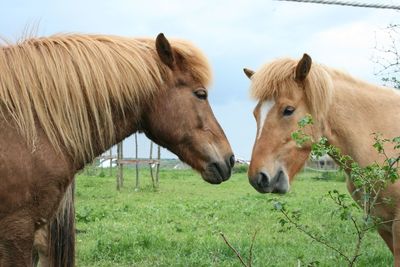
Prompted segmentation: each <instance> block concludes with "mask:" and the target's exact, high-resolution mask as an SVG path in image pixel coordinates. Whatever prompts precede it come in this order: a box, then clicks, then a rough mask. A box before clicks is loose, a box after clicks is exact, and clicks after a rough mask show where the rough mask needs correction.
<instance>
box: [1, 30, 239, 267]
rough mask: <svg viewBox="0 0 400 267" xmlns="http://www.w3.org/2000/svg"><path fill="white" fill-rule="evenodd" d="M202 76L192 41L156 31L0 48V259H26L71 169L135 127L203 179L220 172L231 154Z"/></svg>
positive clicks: (7, 262)
mask: <svg viewBox="0 0 400 267" xmlns="http://www.w3.org/2000/svg"><path fill="white" fill-rule="evenodd" d="M210 77H211V73H210V69H209V66H208V63H207V61H206V59H205V57H204V56H203V55H202V53H201V52H200V51H199V50H198V49H197V48H195V47H194V46H193V45H191V44H190V43H188V42H185V41H180V40H174V41H172V42H171V44H170V43H169V41H168V40H167V39H166V38H165V37H164V35H163V34H160V35H159V36H158V37H157V39H156V41H154V40H151V39H131V38H124V37H117V36H100V35H96V36H94V35H59V36H53V37H49V38H34V39H28V40H24V41H22V42H20V43H19V44H16V45H10V44H9V45H4V46H3V47H0V128H1V131H0V179H1V182H0V266H31V265H32V247H33V243H34V235H35V232H37V231H38V230H40V229H42V228H43V227H47V224H48V222H49V220H50V219H51V218H52V217H53V216H54V214H55V213H56V211H57V209H58V207H59V205H60V201H61V199H62V197H63V195H64V192H65V191H66V188H67V187H68V186H69V185H70V184H71V182H72V180H73V177H74V175H75V173H77V172H78V171H79V170H81V169H82V168H83V167H84V165H85V164H86V163H88V162H90V161H91V160H92V159H93V158H94V157H95V156H97V155H99V154H101V153H102V152H103V151H105V150H107V149H108V148H110V147H111V146H112V145H113V144H116V143H117V142H120V141H121V140H123V139H124V138H126V137H127V136H129V135H131V134H132V133H134V132H136V131H141V132H144V133H145V134H146V135H147V136H148V137H149V138H151V139H152V140H153V141H155V142H156V143H158V144H160V145H162V146H164V147H166V148H167V149H169V150H171V151H172V152H174V153H175V154H177V155H178V156H179V158H180V159H182V160H183V161H185V162H187V163H188V164H190V165H191V166H192V167H193V168H194V169H196V170H197V171H199V172H200V173H201V175H202V177H203V178H204V179H205V180H206V181H208V182H210V183H213V184H219V183H221V182H223V181H225V180H227V179H228V178H229V177H230V174H231V168H232V166H233V163H234V157H233V154H232V150H231V148H230V145H229V143H228V141H227V139H226V137H225V134H224V132H223V130H222V129H221V127H220V126H219V124H218V122H217V121H216V119H215V117H214V115H213V113H212V110H211V108H210V105H209V103H208V101H207V94H208V92H207V89H206V88H207V86H208V85H209V82H210ZM37 238H38V239H40V238H41V237H40V235H39V236H38V235H37ZM67 260H68V261H69V263H68V265H73V264H74V263H73V259H67ZM50 261H51V259H50ZM50 265H55V264H51V263H50Z"/></svg>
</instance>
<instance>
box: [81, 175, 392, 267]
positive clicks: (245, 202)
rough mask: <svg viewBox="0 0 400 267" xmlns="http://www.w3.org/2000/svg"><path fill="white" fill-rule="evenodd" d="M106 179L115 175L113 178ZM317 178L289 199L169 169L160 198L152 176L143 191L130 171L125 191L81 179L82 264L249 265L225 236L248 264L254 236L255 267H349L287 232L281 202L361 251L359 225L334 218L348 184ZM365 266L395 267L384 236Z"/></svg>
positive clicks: (337, 241) (370, 239) (368, 251)
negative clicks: (337, 198)
mask: <svg viewBox="0 0 400 267" xmlns="http://www.w3.org/2000/svg"><path fill="white" fill-rule="evenodd" d="M105 174H108V172H106V173H105ZM316 176H318V175H317V174H315V173H314V174H313V173H302V174H301V175H300V176H299V177H297V180H296V182H295V183H294V185H293V187H292V191H291V192H290V193H289V194H287V195H285V196H277V195H271V194H266V195H262V194H259V193H257V192H256V191H255V190H254V189H253V188H252V187H251V186H250V185H249V183H248V181H247V177H246V174H245V173H237V174H234V175H233V177H232V178H231V179H230V180H229V181H228V182H226V183H223V184H221V185H218V186H215V185H210V184H207V183H206V182H204V181H202V179H201V178H200V176H199V175H198V174H196V173H194V172H193V171H190V170H162V171H161V173H160V188H159V190H158V191H157V192H154V191H153V189H152V187H151V184H150V178H149V177H148V171H147V170H142V171H141V183H142V189H141V190H140V191H139V192H135V191H134V189H133V187H134V181H133V180H134V179H133V171H128V172H127V174H126V178H125V184H124V187H123V189H122V190H121V191H120V192H117V191H116V189H115V178H114V177H109V176H107V175H104V173H102V174H101V175H97V176H93V175H90V176H89V175H87V174H86V173H85V172H83V173H82V174H81V175H79V176H78V178H77V193H76V196H77V200H76V210H77V212H76V213H77V228H78V230H79V233H78V235H77V244H78V248H77V257H78V259H77V265H78V266H241V265H240V263H239V261H238V260H237V258H236V256H235V255H234V253H233V252H232V251H231V250H230V249H229V248H228V247H227V245H226V244H225V243H224V242H223V240H222V238H221V236H220V234H219V233H220V232H223V233H224V234H225V236H226V237H227V238H228V240H229V241H230V242H231V243H232V245H233V246H235V247H236V248H237V249H238V250H239V251H240V253H241V254H242V255H243V257H244V258H247V257H248V254H249V253H248V251H249V247H250V244H251V239H252V236H253V234H254V232H255V230H258V234H257V236H256V240H255V243H254V248H253V266H282V267H287V266H307V264H309V263H312V262H319V263H318V264H314V265H312V266H346V263H345V262H344V261H343V260H342V259H340V258H338V257H337V255H336V254H334V253H333V252H332V251H330V250H328V249H326V248H325V247H323V246H322V245H320V244H317V243H315V242H313V241H312V240H311V239H309V238H308V237H306V236H305V235H304V234H302V233H300V232H299V231H298V230H296V229H293V228H292V229H283V228H282V227H281V225H280V224H279V219H280V218H281V214H280V213H279V212H278V211H275V210H273V204H272V202H273V200H276V199H277V200H279V201H285V202H286V203H287V207H288V209H291V210H300V211H301V213H302V216H301V219H300V220H301V222H302V223H304V224H307V225H309V226H310V227H311V228H312V229H314V230H315V231H317V232H320V231H321V232H323V233H324V235H325V236H326V237H327V238H328V239H330V240H331V242H332V243H333V244H334V245H335V246H337V247H339V248H341V249H342V250H344V251H346V250H348V251H350V250H351V249H352V248H353V247H354V244H355V243H354V240H355V236H354V234H353V233H352V228H351V225H350V224H348V223H345V222H342V221H340V220H339V219H337V218H335V217H332V216H331V211H332V210H333V209H334V208H335V206H334V205H333V204H332V202H331V201H330V200H328V199H327V198H326V197H324V196H325V195H326V193H327V192H328V191H329V190H332V189H337V190H339V191H340V192H347V190H346V188H345V183H344V182H342V181H335V180H317V179H313V178H312V177H316ZM362 253H363V254H362V256H361V259H360V261H359V265H358V266H376V267H377V266H390V265H392V256H391V254H390V253H389V250H388V249H387V248H386V245H385V244H384V242H383V241H382V240H381V239H380V237H379V236H378V234H377V233H376V232H371V233H370V234H368V236H367V238H366V241H365V243H364V245H363V248H362Z"/></svg>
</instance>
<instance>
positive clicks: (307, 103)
mask: <svg viewBox="0 0 400 267" xmlns="http://www.w3.org/2000/svg"><path fill="white" fill-rule="evenodd" d="M245 73H246V75H247V76H248V77H250V79H251V81H252V85H251V94H252V96H253V97H255V98H256V99H258V101H259V102H258V104H257V106H256V108H255V110H254V116H255V118H256V121H257V136H256V140H255V143H254V147H253V154H252V159H251V164H250V168H249V172H248V177H249V180H250V183H251V184H252V185H253V187H254V188H255V189H257V190H258V191H259V192H261V193H286V192H288V191H289V189H290V184H291V181H292V180H293V178H294V176H295V174H296V173H298V172H299V170H300V169H301V168H302V167H303V165H304V163H305V161H306V160H307V158H308V156H309V153H310V146H308V147H307V146H306V147H303V148H298V147H297V146H296V143H295V142H294V141H293V140H292V139H291V133H292V132H294V131H295V130H297V129H298V126H297V122H298V121H299V120H300V119H301V118H303V117H304V116H305V115H306V114H311V115H312V116H313V118H314V125H313V127H312V130H311V132H310V134H311V135H312V136H313V137H314V140H318V138H319V137H321V136H325V137H327V139H328V141H329V142H330V143H331V144H332V145H334V146H337V147H338V148H340V149H341V151H342V153H343V154H345V155H349V156H351V157H352V158H353V159H354V160H355V161H357V162H358V163H359V164H360V165H362V166H366V165H368V164H370V163H373V162H375V161H377V162H382V161H383V158H380V157H379V156H378V153H377V152H376V150H375V149H374V148H373V147H372V144H373V143H374V139H373V136H372V135H371V134H372V133H378V132H379V133H382V134H383V136H384V137H387V138H393V137H396V136H399V135H400V124H399V123H397V121H398V120H399V119H400V104H399V103H400V94H399V93H398V92H397V91H395V90H393V89H388V88H383V87H378V86H375V85H371V84H368V83H366V82H363V81H360V80H357V79H355V78H352V77H351V76H349V75H347V74H344V73H342V72H340V71H337V70H334V69H331V68H328V67H326V66H322V65H318V64H312V61H311V58H310V57H309V56H308V55H306V54H305V55H304V56H303V58H302V59H301V60H300V61H298V60H293V59H279V60H276V61H273V62H271V63H269V64H266V65H264V66H263V67H262V68H261V69H260V70H259V71H257V72H255V73H254V72H253V71H251V70H248V69H245ZM386 152H387V153H388V155H389V156H397V155H398V153H396V152H395V151H394V150H393V148H390V147H388V148H387V149H386ZM347 184H348V189H349V192H350V193H352V192H353V191H354V190H355V187H354V185H353V184H352V182H351V181H350V180H349V179H348V181H347ZM399 187H400V182H396V183H394V184H390V185H389V186H388V187H387V189H386V191H385V192H383V193H382V197H388V198H391V199H393V200H394V203H395V205H384V204H382V205H379V206H376V215H377V216H380V217H381V218H382V219H383V220H384V221H390V220H399V219H400V213H399V211H400V210H399V208H400V206H399V205H400V188H399ZM351 195H352V196H353V197H355V198H356V199H357V197H356V196H354V194H351ZM379 234H380V235H381V236H382V238H383V239H384V240H385V242H386V244H387V245H388V247H389V248H390V250H391V251H392V252H393V254H394V257H395V264H396V266H400V222H397V221H395V222H393V223H388V224H386V225H383V226H382V227H381V228H380V229H379Z"/></svg>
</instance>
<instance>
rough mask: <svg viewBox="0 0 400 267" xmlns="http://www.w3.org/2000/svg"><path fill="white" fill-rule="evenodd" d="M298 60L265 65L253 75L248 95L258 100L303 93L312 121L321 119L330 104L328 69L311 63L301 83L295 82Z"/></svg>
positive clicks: (330, 79)
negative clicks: (302, 91) (296, 92)
mask: <svg viewBox="0 0 400 267" xmlns="http://www.w3.org/2000/svg"><path fill="white" fill-rule="evenodd" d="M297 63H298V60H294V59H289V58H282V59H277V60H275V61H272V62H270V63H267V64H265V65H264V66H262V67H261V69H260V70H258V71H257V72H255V74H254V75H253V76H252V78H251V80H252V84H251V88H250V94H251V96H252V97H253V98H255V99H256V100H259V101H265V100H271V99H274V98H277V97H280V96H283V95H285V96H290V95H292V94H293V93H294V91H295V90H304V94H305V96H306V100H307V104H308V106H309V108H310V111H311V113H312V115H313V117H314V118H315V119H322V118H323V117H325V115H326V114H327V112H328V110H329V106H330V104H331V101H332V94H333V83H332V78H331V76H330V75H329V70H328V69H327V68H326V67H324V66H322V65H319V64H315V63H313V65H312V67H311V70H310V72H309V74H308V76H307V78H306V79H305V80H304V81H303V82H297V81H296V80H295V71H296V66H297Z"/></svg>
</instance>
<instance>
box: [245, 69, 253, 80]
mask: <svg viewBox="0 0 400 267" xmlns="http://www.w3.org/2000/svg"><path fill="white" fill-rule="evenodd" d="M243 71H244V74H246V76H247V77H248V78H249V79H251V77H252V76H253V74H254V73H255V72H254V71H253V70H251V69H247V68H244V69H243Z"/></svg>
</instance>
